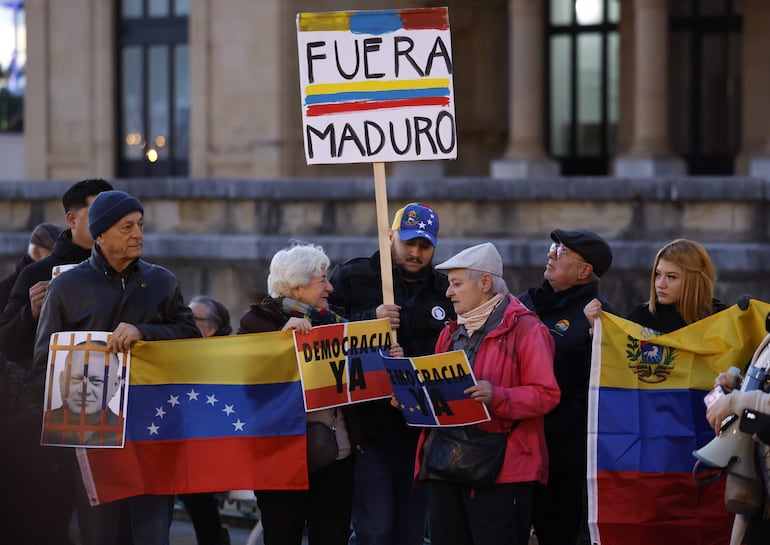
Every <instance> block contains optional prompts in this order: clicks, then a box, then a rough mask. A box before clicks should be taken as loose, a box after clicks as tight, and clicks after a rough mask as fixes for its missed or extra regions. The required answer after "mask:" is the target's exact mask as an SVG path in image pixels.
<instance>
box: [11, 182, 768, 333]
mask: <svg viewBox="0 0 770 545" xmlns="http://www.w3.org/2000/svg"><path fill="white" fill-rule="evenodd" d="M72 183H73V181H67V182H58V181H56V182H54V181H44V182H31V183H30V182H0V272H2V271H10V270H11V269H12V268H13V264H14V263H15V261H16V259H17V258H18V256H19V255H20V254H21V253H22V252H23V251H25V248H26V244H27V239H28V234H29V232H30V231H31V229H32V228H33V227H34V226H35V225H36V224H37V223H39V222H41V221H51V222H54V223H58V224H60V225H63V223H64V212H63V210H62V207H61V204H60V197H61V194H62V193H63V192H64V191H65V190H66V189H67V188H68V187H69V186H70V185H71V184H72ZM114 185H115V186H116V188H119V189H124V190H126V191H129V192H131V193H133V194H134V195H136V196H137V197H139V199H141V201H142V202H143V204H144V207H145V218H146V242H145V257H146V258H147V259H149V260H151V261H154V262H157V263H159V264H162V265H164V266H167V267H168V268H170V269H171V270H172V271H174V272H175V273H176V274H177V275H178V276H179V277H180V279H181V282H182V286H183V290H184V294H185V298H186V299H189V298H190V297H192V296H193V295H195V294H198V293H208V294H210V295H213V296H214V297H217V298H219V299H221V300H222V301H223V302H224V303H225V304H226V305H227V306H228V308H230V310H231V312H232V314H233V319H234V321H237V319H238V317H240V315H241V314H242V313H243V312H244V311H245V310H246V308H247V307H248V304H249V302H251V301H254V300H257V299H259V298H260V297H261V296H262V295H263V293H264V291H265V284H266V278H267V267H268V265H269V261H270V258H271V257H272V255H273V253H274V252H275V251H277V250H278V249H280V248H282V247H284V246H286V245H288V244H290V242H291V240H303V241H310V242H315V243H318V244H321V245H323V246H324V248H325V249H326V251H327V253H328V254H329V256H330V258H331V259H332V262H333V263H337V262H339V261H342V260H345V259H348V258H351V257H355V256H361V255H369V254H371V253H372V252H374V251H375V250H376V249H377V226H376V218H375V203H374V183H373V181H372V180H371V179H367V178H361V179H337V180H318V179H273V180H232V179H228V180H223V179H178V178H175V179H142V180H117V181H115V182H114ZM387 185H388V200H389V211H390V214H391V216H392V215H393V213H394V212H395V211H396V210H397V208H399V207H401V206H403V205H404V204H405V203H407V202H409V201H413V200H416V201H422V202H425V203H426V204H429V205H431V206H433V207H434V208H435V209H436V210H437V211H438V212H439V216H440V220H441V230H440V241H439V246H438V248H437V251H436V255H437V259H439V260H442V259H444V258H447V257H449V256H450V255H452V254H454V253H456V252H457V251H459V250H461V249H463V248H465V247H467V246H470V245H472V244H476V243H478V242H482V241H487V240H489V241H492V242H494V243H495V244H496V245H497V247H498V248H499V250H500V253H501V254H502V256H503V261H504V264H505V274H506V279H507V281H508V284H509V286H510V288H511V291H512V292H513V293H519V292H521V291H522V290H524V289H526V288H527V287H530V286H533V285H535V284H538V283H540V282H541V281H542V272H543V269H544V267H545V263H546V259H547V258H546V251H547V247H548V246H549V244H550V239H549V233H550V231H551V230H552V229H554V228H557V227H560V228H576V227H581V228H588V229H592V230H595V231H596V232H598V233H600V234H601V235H602V236H604V237H605V238H606V239H607V240H608V241H609V243H610V245H611V246H612V249H613V252H614V255H615V260H614V263H613V267H612V269H611V270H610V271H609V272H608V273H607V274H606V275H605V277H604V278H603V279H602V290H603V291H604V293H605V294H606V295H607V296H608V298H609V299H610V300H611V301H612V302H613V303H614V304H615V305H616V307H617V309H618V310H619V311H620V312H626V311H627V310H628V309H630V307H631V306H632V305H633V304H636V303H638V302H641V301H643V300H646V299H647V296H648V290H649V275H650V267H651V265H652V261H653V259H654V256H655V253H656V251H657V250H658V248H659V247H660V246H661V245H663V244H665V243H666V242H668V241H670V240H672V239H674V238H678V237H685V238H692V239H694V240H697V241H699V242H701V243H703V244H704V246H706V248H707V249H708V250H709V253H710V254H711V256H712V258H713V260H714V262H715V264H716V266H717V269H718V271H719V280H718V283H717V296H718V297H720V298H721V299H722V300H724V301H725V302H727V303H732V302H734V301H735V299H736V298H737V297H738V296H739V295H740V294H742V293H750V294H752V295H754V296H756V297H758V298H760V299H763V300H766V301H770V282H767V281H766V274H767V271H768V270H770V226H769V225H768V221H767V219H766V210H767V206H768V202H769V201H770V181H768V180H765V179H760V178H736V177H732V178H693V177H682V178H660V179H646V180H636V179H619V178H552V179H536V180H493V179H490V178H436V179H428V180H425V179H423V180H415V179H407V178H404V179H389V180H388V184H387Z"/></svg>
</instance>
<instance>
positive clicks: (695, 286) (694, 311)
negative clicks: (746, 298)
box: [649, 238, 717, 324]
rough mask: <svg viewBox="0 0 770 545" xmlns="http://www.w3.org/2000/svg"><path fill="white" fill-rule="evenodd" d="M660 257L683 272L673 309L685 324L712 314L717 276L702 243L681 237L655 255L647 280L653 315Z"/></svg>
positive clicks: (656, 299)
mask: <svg viewBox="0 0 770 545" xmlns="http://www.w3.org/2000/svg"><path fill="white" fill-rule="evenodd" d="M661 259H665V260H666V261H670V262H671V263H673V264H674V265H677V266H678V267H681V269H682V272H683V273H684V274H683V275H682V295H681V297H680V298H679V301H677V303H676V304H675V305H674V308H675V309H676V311H677V312H678V313H679V315H680V316H681V317H682V319H684V321H685V323H687V324H691V323H693V322H695V321H697V320H700V319H701V318H705V317H706V316H709V315H710V314H712V313H713V312H714V304H713V299H714V283H715V282H716V279H717V274H716V269H715V268H714V264H713V263H712V262H711V258H710V257H709V254H708V252H706V249H705V248H704V247H703V246H701V245H700V244H698V243H697V242H694V241H692V240H687V239H684V238H678V239H676V240H674V241H672V242H669V243H668V244H666V245H665V246H663V248H661V249H660V250H659V251H658V254H657V255H656V256H655V264H654V265H653V266H652V278H651V281H650V300H649V306H650V312H651V313H652V314H655V305H656V303H657V301H658V298H657V295H656V294H655V271H656V270H657V268H658V263H660V260H661Z"/></svg>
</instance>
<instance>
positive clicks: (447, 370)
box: [382, 350, 490, 426]
mask: <svg viewBox="0 0 770 545" xmlns="http://www.w3.org/2000/svg"><path fill="white" fill-rule="evenodd" d="M382 359H383V363H384V366H385V369H386V370H387V373H388V378H389V379H390V383H391V385H392V388H393V393H394V394H395V395H396V399H397V400H398V403H399V406H400V407H401V411H402V413H403V415H404V419H405V420H406V423H407V424H408V425H410V426H463V425H467V424H477V423H479V422H486V421H487V420H489V419H490V416H489V411H488V410H487V406H486V405H485V404H484V403H479V402H478V401H475V400H473V399H471V397H470V396H469V395H467V394H464V393H463V391H464V390H466V389H467V388H470V387H471V386H473V385H474V384H476V378H475V377H474V376H473V370H472V369H471V368H470V365H468V358H467V357H466V355H465V352H463V351H462V350H454V351H452V352H444V353H442V354H435V355H433V356H420V357H416V358H390V357H383V358H382Z"/></svg>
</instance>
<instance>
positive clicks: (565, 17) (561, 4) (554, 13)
mask: <svg viewBox="0 0 770 545" xmlns="http://www.w3.org/2000/svg"><path fill="white" fill-rule="evenodd" d="M572 6H574V0H551V17H550V19H551V21H550V22H551V24H552V25H569V24H571V23H572Z"/></svg>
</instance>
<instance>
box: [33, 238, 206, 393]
mask: <svg viewBox="0 0 770 545" xmlns="http://www.w3.org/2000/svg"><path fill="white" fill-rule="evenodd" d="M120 322H126V323H129V324H131V325H133V326H136V327H137V328H138V329H139V331H141V333H142V337H143V339H144V340H146V341H157V340H165V339H185V338H190V337H200V332H199V331H198V328H197V326H196V325H195V320H194V319H193V314H192V311H191V310H190V308H189V307H188V306H187V305H185V303H184V301H183V299H182V293H181V290H180V288H179V281H178V280H177V278H176V276H174V275H173V274H172V273H171V272H169V271H168V270H167V269H164V268H163V267H160V266H158V265H153V264H152V263H148V262H146V261H144V260H141V259H137V260H135V261H134V262H133V263H131V265H129V266H128V267H127V268H126V269H125V270H124V271H123V272H121V273H118V272H117V271H115V270H114V269H113V268H112V267H110V265H109V264H108V263H107V262H106V260H105V259H104V257H103V256H102V255H101V252H100V251H99V246H98V245H96V244H95V245H94V248H93V251H92V252H91V257H90V258H89V259H88V261H84V262H83V263H81V264H80V265H78V266H77V267H75V268H74V269H72V270H69V271H67V272H65V273H64V274H61V275H59V276H57V277H56V278H54V279H53V280H52V281H51V283H50V284H49V285H48V292H47V294H46V298H45V303H44V304H43V309H42V312H41V313H40V321H39V323H38V328H37V336H36V337H35V357H34V364H33V369H32V374H31V376H30V378H29V379H28V380H27V382H26V383H25V384H24V392H23V403H24V405H25V406H31V407H34V408H38V407H41V406H42V402H43V392H44V383H45V371H46V364H47V361H48V345H49V339H50V336H51V333H53V332H56V331H114V330H115V328H116V327H117V326H118V324H119V323H120Z"/></svg>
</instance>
